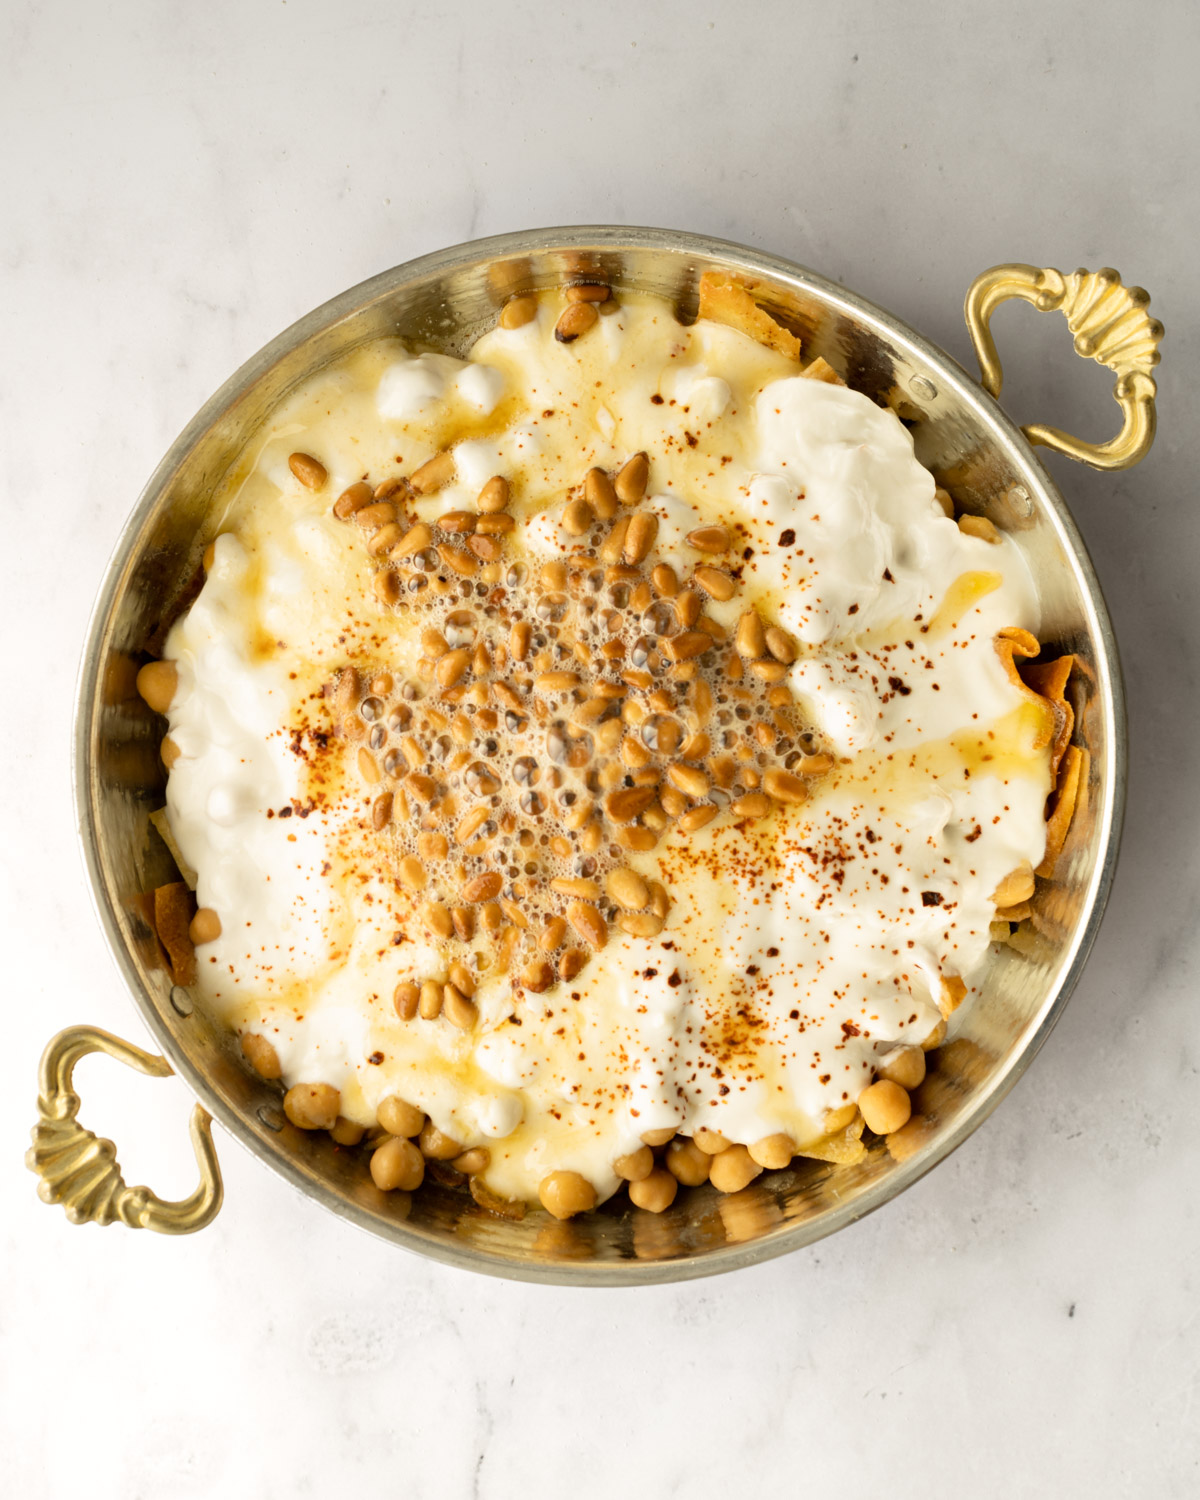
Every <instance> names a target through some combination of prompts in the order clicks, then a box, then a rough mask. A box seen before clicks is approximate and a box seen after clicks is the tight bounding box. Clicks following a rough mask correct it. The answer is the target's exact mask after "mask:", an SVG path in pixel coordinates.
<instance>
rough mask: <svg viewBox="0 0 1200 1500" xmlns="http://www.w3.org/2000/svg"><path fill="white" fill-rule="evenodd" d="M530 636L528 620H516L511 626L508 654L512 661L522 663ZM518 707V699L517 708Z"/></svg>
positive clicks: (526, 653) (530, 628)
mask: <svg viewBox="0 0 1200 1500" xmlns="http://www.w3.org/2000/svg"><path fill="white" fill-rule="evenodd" d="M532 634H533V631H532V627H531V626H530V624H529V622H528V620H518V621H517V623H516V624H515V625H514V626H513V628H512V630H511V631H510V632H509V636H508V654H509V655H510V656H511V657H512V659H513V661H524V660H525V658H526V657H527V656H528V655H529V642H530V638H531V636H532ZM519 705H520V700H519V699H518V704H517V706H518V707H519Z"/></svg>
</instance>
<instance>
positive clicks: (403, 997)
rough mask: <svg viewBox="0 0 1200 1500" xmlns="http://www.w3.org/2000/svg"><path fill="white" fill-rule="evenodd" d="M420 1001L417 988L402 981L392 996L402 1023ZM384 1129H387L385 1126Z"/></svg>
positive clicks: (409, 1018) (413, 1011)
mask: <svg viewBox="0 0 1200 1500" xmlns="http://www.w3.org/2000/svg"><path fill="white" fill-rule="evenodd" d="M420 999H421V991H420V990H419V989H418V988H417V986H416V985H415V984H410V983H409V982H408V981H407V980H404V981H402V982H401V983H400V984H398V985H397V986H396V992H395V994H394V995H393V996H392V1005H393V1007H394V1009H395V1012H396V1014H397V1015H398V1016H399V1017H400V1019H401V1020H402V1021H411V1020H412V1019H413V1017H414V1016H415V1015H416V1013H417V1005H418V1004H419V1003H420ZM384 1129H385V1130H386V1129H387V1126H386V1125H385V1126H384Z"/></svg>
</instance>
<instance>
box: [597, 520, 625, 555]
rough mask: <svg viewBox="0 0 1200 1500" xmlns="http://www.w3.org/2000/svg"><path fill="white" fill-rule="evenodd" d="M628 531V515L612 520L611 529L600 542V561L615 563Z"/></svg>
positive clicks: (623, 546)
mask: <svg viewBox="0 0 1200 1500" xmlns="http://www.w3.org/2000/svg"><path fill="white" fill-rule="evenodd" d="M628 531H629V517H628V516H621V517H619V518H618V519H617V520H616V521H614V522H613V525H612V529H611V530H610V531H609V533H608V535H607V536H606V537H605V538H604V540H603V541H602V542H601V543H600V558H601V561H602V562H606V563H615V562H616V561H617V560H618V558H620V556H621V554H622V552H623V551H624V549H625V537H626V534H627V533H628Z"/></svg>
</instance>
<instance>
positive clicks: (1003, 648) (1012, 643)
mask: <svg viewBox="0 0 1200 1500" xmlns="http://www.w3.org/2000/svg"><path fill="white" fill-rule="evenodd" d="M995 645H996V655H997V656H998V657H999V658H1000V660H1001V662H1002V663H1003V665H1004V670H1005V671H1006V672H1007V673H1008V676H1009V678H1010V680H1011V681H1012V684H1013V686H1014V687H1018V688H1020V689H1021V691H1022V693H1024V694H1025V697H1026V700H1027V701H1028V702H1030V703H1035V704H1037V706H1038V708H1039V709H1040V710H1041V714H1042V722H1041V724H1040V725H1039V727H1038V732H1037V734H1036V735H1035V736H1034V739H1033V748H1034V749H1035V750H1041V749H1044V748H1045V747H1046V746H1047V745H1049V744H1052V743H1053V740H1054V735H1055V731H1056V729H1057V727H1058V726H1057V721H1056V719H1055V714H1054V705H1053V704H1052V703H1050V702H1048V701H1047V700H1046V699H1045V698H1043V697H1042V695H1041V693H1035V692H1034V691H1033V689H1032V688H1031V687H1027V686H1026V685H1025V681H1024V679H1023V678H1022V676H1021V674H1020V672H1019V671H1018V670H1017V662H1016V658H1017V657H1018V656H1020V657H1033V656H1036V655H1037V654H1038V652H1039V651H1040V650H1041V649H1042V648H1041V645H1040V644H1039V642H1038V638H1037V636H1036V635H1031V634H1030V632H1029V631H1028V630H1022V629H1021V628H1020V626H1019V625H1006V626H1005V627H1004V629H1003V630H1001V631H999V632H998V633H997V635H996V641H995Z"/></svg>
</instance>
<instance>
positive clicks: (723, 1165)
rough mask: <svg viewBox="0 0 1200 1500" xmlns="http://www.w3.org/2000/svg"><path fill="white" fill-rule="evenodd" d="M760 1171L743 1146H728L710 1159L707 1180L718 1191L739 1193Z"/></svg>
mask: <svg viewBox="0 0 1200 1500" xmlns="http://www.w3.org/2000/svg"><path fill="white" fill-rule="evenodd" d="M761 1172H762V1168H761V1167H760V1166H759V1164H758V1163H757V1162H756V1161H755V1160H754V1158H753V1157H752V1156H751V1155H750V1153H749V1151H747V1150H746V1148H745V1146H730V1147H729V1148H728V1149H727V1150H725V1151H722V1152H721V1153H720V1154H719V1155H718V1156H714V1157H713V1159H712V1166H711V1167H710V1168H709V1173H708V1176H709V1181H710V1182H711V1183H712V1185H713V1187H715V1188H716V1190H717V1191H718V1192H719V1193H740V1192H741V1190H742V1189H743V1188H744V1187H747V1186H748V1185H749V1184H750V1183H752V1182H753V1181H754V1179H755V1178H756V1177H758V1176H759V1175H760V1174H761Z"/></svg>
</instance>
